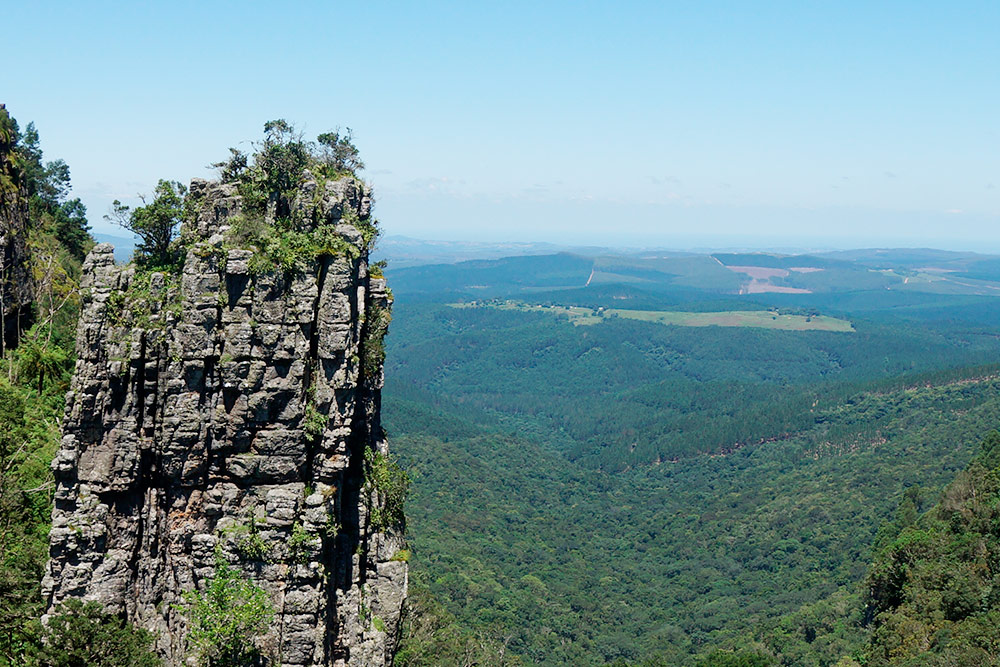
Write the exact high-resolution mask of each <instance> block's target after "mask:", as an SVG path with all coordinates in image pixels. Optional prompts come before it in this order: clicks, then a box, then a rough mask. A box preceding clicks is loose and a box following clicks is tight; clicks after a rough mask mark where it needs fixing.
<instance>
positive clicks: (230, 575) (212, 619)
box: [184, 553, 274, 667]
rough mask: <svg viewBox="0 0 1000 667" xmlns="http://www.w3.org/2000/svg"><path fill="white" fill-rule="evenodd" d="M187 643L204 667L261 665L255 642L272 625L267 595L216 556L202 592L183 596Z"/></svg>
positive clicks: (219, 556) (193, 592)
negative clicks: (210, 576) (188, 642)
mask: <svg viewBox="0 0 1000 667" xmlns="http://www.w3.org/2000/svg"><path fill="white" fill-rule="evenodd" d="M184 599H185V602H187V612H188V621H189V624H190V628H191V630H190V633H189V634H188V639H189V641H190V642H191V643H192V644H193V645H194V647H195V650H196V652H197V656H198V659H199V662H200V664H202V665H204V666H205V667H244V666H246V665H254V664H258V663H259V662H260V658H261V654H260V649H259V648H258V647H257V646H256V645H255V644H254V639H255V638H256V637H258V636H260V635H262V634H264V633H265V632H267V629H268V626H269V625H270V623H271V618H272V617H273V615H274V609H273V607H272V606H271V602H270V600H269V599H268V597H267V593H266V592H265V591H264V590H263V589H261V588H260V587H259V586H257V585H256V584H255V583H254V582H253V581H252V580H250V579H248V578H247V577H245V576H244V575H243V573H242V572H240V571H239V570H237V569H235V568H233V567H232V566H230V565H229V563H227V562H226V561H225V559H224V558H223V557H222V556H221V555H220V554H218V553H217V554H216V558H215V574H214V576H213V577H212V578H211V579H210V580H209V581H208V586H207V587H206V589H205V591H204V592H200V591H192V592H191V593H188V594H187V595H185V596H184Z"/></svg>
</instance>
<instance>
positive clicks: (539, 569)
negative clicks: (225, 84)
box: [385, 251, 1000, 666]
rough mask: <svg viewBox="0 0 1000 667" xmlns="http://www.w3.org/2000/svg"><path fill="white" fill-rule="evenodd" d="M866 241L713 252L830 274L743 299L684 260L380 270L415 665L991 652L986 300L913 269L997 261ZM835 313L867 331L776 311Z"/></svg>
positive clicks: (990, 396)
mask: <svg viewBox="0 0 1000 667" xmlns="http://www.w3.org/2000/svg"><path fill="white" fill-rule="evenodd" d="M859 254H861V255H862V256H861V257H860V258H855V257H850V258H846V259H844V258H839V257H836V256H834V257H822V258H817V257H812V258H809V257H795V258H784V257H777V256H771V255H741V256H735V258H734V257H722V259H723V260H724V261H728V262H730V263H734V264H738V265H739V266H741V267H742V266H747V265H752V264H754V263H756V264H762V265H770V266H775V267H777V268H779V269H780V267H781V266H788V265H792V266H799V265H803V264H805V265H807V266H814V267H820V266H822V267H824V270H825V271H827V272H829V273H837V274H839V278H840V279H839V280H838V281H836V282H828V283H826V286H821V283H820V281H819V279H818V277H817V276H818V275H819V274H820V273H821V271H818V270H817V271H814V272H809V273H803V274H801V275H803V276H809V277H811V281H812V282H811V283H809V285H810V286H811V287H812V288H814V289H813V290H812V291H810V292H808V293H794V294H793V293H782V292H774V293H758V294H747V295H742V296H741V295H736V296H734V295H733V293H734V292H735V291H736V290H734V289H733V283H729V282H726V281H728V280H730V277H731V274H730V272H727V271H725V270H721V272H720V270H719V269H718V267H719V264H718V263H716V262H713V261H708V262H706V261H703V258H700V257H690V256H677V257H669V258H656V259H655V260H654V259H650V258H648V257H596V258H583V257H579V256H572V255H553V256H546V257H521V258H510V259H505V260H498V261H477V262H466V263H464V264H457V265H438V266H422V267H413V268H403V269H399V270H397V271H395V272H394V271H393V270H392V268H391V264H390V268H389V270H388V271H387V274H388V276H389V279H390V281H391V283H392V284H393V287H394V290H395V294H396V298H397V305H396V308H395V317H394V321H393V324H392V333H391V335H390V337H389V339H388V343H389V347H388V357H387V358H388V362H387V371H386V372H387V386H386V394H385V407H386V423H387V428H388V429H389V434H390V437H391V438H392V439H393V442H394V443H395V447H396V451H398V452H400V454H401V457H402V461H403V464H404V466H405V467H406V468H407V469H408V470H409V472H410V474H411V475H412V477H413V480H414V486H413V496H412V497H411V499H410V502H409V505H408V517H409V519H408V520H409V527H410V534H411V542H412V545H413V560H412V561H411V565H412V567H413V572H414V584H413V586H412V591H411V595H412V599H413V606H412V611H411V617H410V626H409V635H408V637H407V639H406V640H405V641H404V644H403V647H402V649H401V652H400V654H399V657H398V660H399V661H400V662H401V663H402V664H407V665H430V664H455V665H461V664H469V661H470V660H471V661H478V662H477V664H553V665H554V664H616V665H685V664H688V665H702V666H708V665H855V664H862V665H910V664H913V665H916V664H921V665H925V664H927V665H930V664H935V665H936V664H941V665H945V664H993V662H992V661H995V660H996V659H997V655H998V653H997V651H996V647H997V642H998V638H1000V635H998V633H996V632H995V631H992V630H991V631H987V630H985V628H986V627H987V625H988V620H987V619H988V618H990V616H989V614H991V613H996V612H995V611H994V610H995V605H994V603H993V602H992V601H991V600H992V598H990V597H989V596H990V595H991V593H990V591H991V590H993V589H992V585H993V583H992V582H993V579H992V577H993V576H994V575H993V573H994V572H995V565H991V564H990V563H992V562H993V561H990V560H989V558H990V557H991V556H989V554H992V553H994V552H993V549H994V547H993V543H994V541H995V539H996V533H995V532H992V533H991V532H990V531H992V530H995V529H994V528H987V527H985V526H986V524H985V523H984V521H988V520H987V519H986V518H984V517H985V516H992V514H991V512H993V511H995V510H994V508H995V507H996V506H997V502H998V500H1000V497H998V496H997V495H996V493H995V491H994V490H993V489H994V487H993V486H989V484H993V482H989V484H986V486H987V487H988V488H989V490H988V491H984V493H986V494H987V495H985V496H978V497H976V499H975V501H974V502H973V501H970V500H969V498H968V494H969V493H970V492H969V491H968V488H969V485H970V482H968V481H963V480H968V479H970V478H975V479H977V480H985V479H993V477H992V476H991V475H996V474H997V473H998V472H1000V471H995V466H994V464H993V463H992V459H991V458H990V455H989V453H988V452H989V451H992V450H991V449H990V448H991V447H993V446H994V445H993V444H991V443H994V442H995V437H996V436H994V435H991V433H992V432H993V429H995V428H996V427H997V425H998V419H997V418H998V415H1000V412H998V410H1000V396H998V389H1000V375H998V373H1000V365H998V364H997V363H996V360H997V352H998V349H1000V340H998V337H997V333H996V331H997V329H996V325H997V322H996V321H995V320H996V315H995V312H996V311H995V308H994V306H993V304H994V301H993V297H989V296H983V295H982V294H977V293H976V292H977V291H979V290H982V284H981V283H977V284H976V287H975V288H968V289H966V290H964V292H965V293H961V292H962V290H958V289H956V287H957V285H956V284H955V283H951V284H942V283H940V282H937V281H927V282H924V283H923V284H922V285H923V286H922V287H921V288H920V289H919V290H916V289H913V286H912V283H914V282H916V276H920V275H925V272H924V271H922V270H921V267H923V266H926V265H930V264H933V263H934V262H947V263H950V264H949V265H950V266H955V265H962V264H963V263H966V264H967V263H978V262H982V261H985V260H984V259H983V258H982V257H976V256H973V255H967V256H959V255H957V254H948V253H937V254H935V253H934V252H933V251H926V252H925V251H906V252H902V251H900V252H896V253H888V254H887V253H885V252H880V253H875V252H872V253H869V254H868V255H864V253H859ZM928 255H930V256H928ZM962 270H966V269H964V268H963V269H962ZM591 272H593V273H591ZM611 272H613V273H614V275H609V273H611ZM958 272H959V271H958V270H956V273H958ZM588 276H589V277H590V278H591V280H590V284H589V285H587V286H586V287H583V284H584V283H585V282H587V280H588ZM595 277H597V278H598V280H593V278H595ZM980 277H981V278H983V279H992V280H996V279H997V278H998V276H997V275H995V274H989V273H986V272H985V271H983V272H981V275H980ZM824 280H827V281H830V276H826V277H825V278H824ZM956 280H957V279H956ZM963 281H964V278H963ZM873 283H874V285H873ZM736 284H737V285H738V281H737V283H736ZM799 284H803V283H799ZM887 286H888V288H887ZM956 292H958V293H956ZM612 309H617V310H619V312H623V313H625V312H627V313H636V312H640V313H642V312H659V311H672V312H676V313H723V312H737V311H738V312H764V313H767V315H768V317H765V318H764V323H765V326H705V327H702V326H665V325H663V324H660V323H657V322H655V321H643V320H642V319H637V318H636V317H634V316H633V317H631V318H629V317H621V316H614V315H612V316H607V314H606V313H608V312H612ZM624 309H629V310H627V311H626V310H624ZM602 314H603V316H602ZM821 315H825V316H830V317H836V318H841V319H845V320H847V321H849V322H850V323H851V330H849V331H841V332H831V331H824V330H808V329H807V330H801V331H794V330H780V329H777V328H770V327H768V326H767V325H766V323H767V320H768V319H772V318H773V321H774V322H775V323H779V322H780V321H781V319H780V318H782V317H793V316H798V317H801V318H803V320H801V321H803V322H804V321H805V318H809V319H812V318H817V320H818V319H819V317H820V316H821ZM806 326H808V325H806ZM984 440H986V441H987V445H985V446H984V449H983V450H982V453H980V443H982V442H983V441H984ZM967 466H969V468H968V470H966V467H967ZM963 471H964V472H963ZM956 480H958V481H956ZM957 487H960V488H961V489H964V490H962V491H959V490H958V488H957ZM977 488H979V487H977ZM963 494H964V495H963ZM949 498H951V499H952V500H949ZM966 505H968V506H969V507H966ZM973 505H974V506H975V507H974V508H973ZM945 506H949V507H951V508H952V509H951V510H948V512H950V514H949V516H956V514H955V513H956V512H958V515H960V516H961V517H962V521H964V522H966V523H962V522H961V521H960V522H958V523H955V522H953V523H951V524H947V522H946V521H944V520H943V519H941V517H942V516H943V512H944V511H945V510H943V509H942V507H945ZM966 513H971V514H972V515H974V516H975V517H977V518H975V519H972V518H969V517H968V516H966ZM984 513H985V514H984ZM956 521H958V520H957V519H956ZM925 526H926V527H925ZM945 529H947V530H949V531H952V532H949V533H947V534H945V533H942V532H941V531H942V530H945ZM977 531H978V532H977ZM955 540H958V541H959V542H960V543H961V544H962V545H964V546H961V547H958V546H955V545H954V542H955ZM966 558H969V559H971V560H970V562H965V561H964V560H963V559H966ZM915 563H919V571H920V572H923V573H924V574H920V575H919V578H914V575H913V574H911V573H912V572H914V571H915V569H914V568H915V567H916V566H915V565H914V564H915ZM935 572H936V573H938V574H937V575H936V576H931V575H932V573H935ZM953 576H954V578H955V581H953V580H952V577H953ZM955 596H959V597H961V598H962V600H963V602H962V603H957V602H956V603H954V604H960V605H965V606H962V607H961V610H959V609H958V607H955V606H952V607H947V609H950V610H951V611H945V612H942V611H940V610H941V609H942V608H944V607H942V605H945V606H947V605H948V604H952V603H951V602H942V600H952V599H953V598H954V597H955ZM928 598H930V599H931V600H936V601H935V602H928ZM934 605H936V606H934ZM956 660H965V661H966V662H957V663H956V662H955V661H956Z"/></svg>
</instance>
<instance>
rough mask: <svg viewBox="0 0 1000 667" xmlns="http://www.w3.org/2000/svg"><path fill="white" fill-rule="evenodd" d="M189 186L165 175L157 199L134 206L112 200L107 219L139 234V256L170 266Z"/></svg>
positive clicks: (157, 264)
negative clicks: (173, 243) (186, 186)
mask: <svg viewBox="0 0 1000 667" xmlns="http://www.w3.org/2000/svg"><path fill="white" fill-rule="evenodd" d="M186 194H187V188H185V187H184V186H183V185H182V184H180V183H178V182H176V181H166V180H163V179H161V180H160V182H159V183H157V184H156V190H155V191H154V194H153V201H151V202H149V203H148V204H147V203H146V198H145V197H144V196H142V195H140V196H139V199H141V200H142V203H143V206H140V207H138V208H135V209H132V208H130V207H129V206H125V205H124V204H122V203H121V202H120V201H118V200H117V199H116V200H115V201H114V202H113V203H112V210H111V214H110V215H106V216H104V219H105V220H109V221H111V222H116V223H117V224H119V225H120V226H122V227H124V228H125V229H127V230H129V231H130V232H132V233H133V234H135V235H136V236H138V237H139V243H138V244H137V245H136V248H135V249H136V252H137V253H138V255H139V257H138V259H140V260H143V261H145V262H147V263H149V264H150V265H152V266H168V265H170V264H172V263H173V260H174V259H175V257H174V252H173V249H172V247H171V244H172V242H173V240H174V238H175V237H176V236H177V228H178V226H179V225H180V223H181V218H182V217H183V214H184V196H185V195H186Z"/></svg>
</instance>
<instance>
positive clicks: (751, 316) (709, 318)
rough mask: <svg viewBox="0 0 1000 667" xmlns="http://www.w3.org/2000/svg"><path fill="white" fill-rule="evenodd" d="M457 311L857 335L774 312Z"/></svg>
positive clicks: (819, 319) (509, 305)
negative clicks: (522, 313)
mask: <svg viewBox="0 0 1000 667" xmlns="http://www.w3.org/2000/svg"><path fill="white" fill-rule="evenodd" d="M449 305H450V306H451V307H453V308H497V309H500V310H521V311H526V312H545V313H551V314H553V315H564V316H566V317H568V318H569V321H570V322H572V323H573V324H577V325H591V324H598V323H599V322H603V321H604V320H606V319H610V318H615V317H621V318H625V319H629V320H640V321H643V322H658V323H659V324H673V325H676V326H680V327H712V326H717V327H759V328H763V329H783V330H785V331H841V332H853V331H854V326H853V325H852V324H851V323H850V322H848V321H847V320H841V319H838V318H836V317H827V316H825V315H812V316H809V315H782V314H779V313H778V312H776V311H772V310H726V311H720V312H708V313H697V312H685V311H672V310H620V309H617V308H599V309H594V308H586V307H582V306H539V305H532V304H526V303H518V302H515V301H490V302H477V303H452V304H449Z"/></svg>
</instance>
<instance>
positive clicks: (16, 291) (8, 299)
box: [0, 104, 34, 352]
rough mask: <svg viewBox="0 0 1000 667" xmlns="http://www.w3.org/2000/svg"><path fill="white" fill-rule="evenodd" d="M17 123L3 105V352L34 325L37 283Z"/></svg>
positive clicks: (0, 223) (0, 332)
mask: <svg viewBox="0 0 1000 667" xmlns="http://www.w3.org/2000/svg"><path fill="white" fill-rule="evenodd" d="M12 128H13V120H12V119H11V118H10V115H9V114H8V113H7V109H6V108H5V107H4V105H2V104H0V352H2V351H3V350H4V349H7V348H11V347H15V346H16V345H17V341H18V339H19V338H20V335H21V333H22V332H23V331H24V330H25V329H27V328H28V327H29V326H31V301H32V299H33V298H34V284H33V281H32V279H31V269H30V267H29V266H28V250H27V241H28V201H27V198H26V197H25V193H24V189H23V184H22V183H21V170H20V169H19V168H18V167H17V165H16V163H15V160H14V155H13V150H14V136H13V133H12V131H11V130H12Z"/></svg>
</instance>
